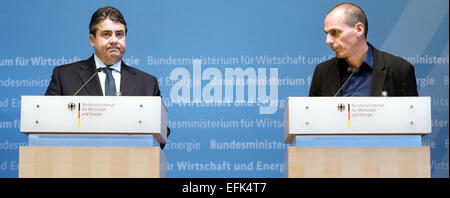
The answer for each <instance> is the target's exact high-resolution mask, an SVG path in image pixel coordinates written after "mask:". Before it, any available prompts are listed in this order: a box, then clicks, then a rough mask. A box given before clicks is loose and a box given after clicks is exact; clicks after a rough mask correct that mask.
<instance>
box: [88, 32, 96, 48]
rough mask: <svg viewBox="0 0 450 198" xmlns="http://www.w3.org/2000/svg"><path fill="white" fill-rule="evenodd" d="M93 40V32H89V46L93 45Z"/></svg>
mask: <svg viewBox="0 0 450 198" xmlns="http://www.w3.org/2000/svg"><path fill="white" fill-rule="evenodd" d="M94 41H95V36H94V35H93V34H89V42H90V43H91V46H92V47H94V46H95V45H94Z"/></svg>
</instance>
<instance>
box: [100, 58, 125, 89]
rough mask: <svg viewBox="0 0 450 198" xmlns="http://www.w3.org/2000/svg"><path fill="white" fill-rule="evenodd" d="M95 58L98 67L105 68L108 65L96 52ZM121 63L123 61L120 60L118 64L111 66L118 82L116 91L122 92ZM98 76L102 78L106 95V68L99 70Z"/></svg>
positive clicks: (101, 82) (101, 83) (115, 80)
mask: <svg viewBox="0 0 450 198" xmlns="http://www.w3.org/2000/svg"><path fill="white" fill-rule="evenodd" d="M94 59H95V65H96V66H97V69H98V68H103V67H108V66H106V65H105V64H104V63H103V62H102V61H101V60H100V59H99V58H98V57H97V55H95V54H94ZM121 63H122V61H119V62H117V63H116V64H114V65H112V66H110V68H111V69H113V71H112V75H113V78H114V82H116V91H117V92H118V93H119V94H120V93H121V91H120V79H121V76H120V68H121ZM98 78H99V79H100V85H101V86H102V91H103V95H105V80H106V72H105V71H104V70H102V71H101V72H99V73H98ZM120 95H121V94H120Z"/></svg>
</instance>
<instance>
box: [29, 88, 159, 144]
mask: <svg viewBox="0 0 450 198" xmlns="http://www.w3.org/2000/svg"><path fill="white" fill-rule="evenodd" d="M155 112H161V113H155ZM21 132H22V133H27V134H43V133H45V134H128V135H144V134H148V135H153V136H154V137H155V138H156V139H157V140H158V141H159V142H161V143H165V142H166V141H167V109H166V107H165V106H164V104H163V103H162V101H161V97H159V96H146V97H144V96H22V109H21Z"/></svg>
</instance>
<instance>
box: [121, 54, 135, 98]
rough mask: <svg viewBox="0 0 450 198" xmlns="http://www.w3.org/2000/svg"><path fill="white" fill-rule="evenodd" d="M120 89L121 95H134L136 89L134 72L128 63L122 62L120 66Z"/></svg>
mask: <svg viewBox="0 0 450 198" xmlns="http://www.w3.org/2000/svg"><path fill="white" fill-rule="evenodd" d="M120 76H121V81H120V91H121V94H122V96H135V95H136V93H135V90H136V85H137V82H136V77H135V76H136V72H135V71H132V70H131V69H130V67H129V66H128V65H126V64H125V63H123V61H122V65H121V68H120Z"/></svg>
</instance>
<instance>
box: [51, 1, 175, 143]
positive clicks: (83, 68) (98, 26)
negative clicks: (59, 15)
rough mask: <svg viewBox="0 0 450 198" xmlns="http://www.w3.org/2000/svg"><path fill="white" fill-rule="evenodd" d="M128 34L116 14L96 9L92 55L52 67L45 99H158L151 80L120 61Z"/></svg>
mask: <svg viewBox="0 0 450 198" xmlns="http://www.w3.org/2000/svg"><path fill="white" fill-rule="evenodd" d="M127 31H128V30H127V24H126V22H125V19H124V18H123V16H122V14H121V13H120V11H119V10H117V9H116V8H113V7H104V8H100V9H98V10H97V11H96V12H95V13H94V14H93V15H92V18H91V22H90V24H89V33H90V34H89V41H90V44H91V46H92V47H93V48H94V54H93V55H92V56H91V57H90V58H89V59H87V60H82V61H79V62H75V63H72V64H67V65H62V66H58V67H55V69H54V70H53V75H52V79H51V81H50V84H49V86H48V88H47V91H46V92H45V95H75V94H76V95H89V96H103V95H105V96H117V95H122V96H160V95H161V94H160V90H159V86H158V80H157V79H156V78H155V77H154V76H152V75H150V74H147V73H145V72H143V71H140V70H138V69H136V68H133V67H130V66H128V65H126V64H125V63H124V62H123V61H122V57H123V55H124V53H125V51H126V35H127ZM83 85H85V86H84V87H82V86H83ZM169 134H170V130H169V129H168V131H167V135H169ZM163 147H164V145H163V144H162V145H161V148H163Z"/></svg>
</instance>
